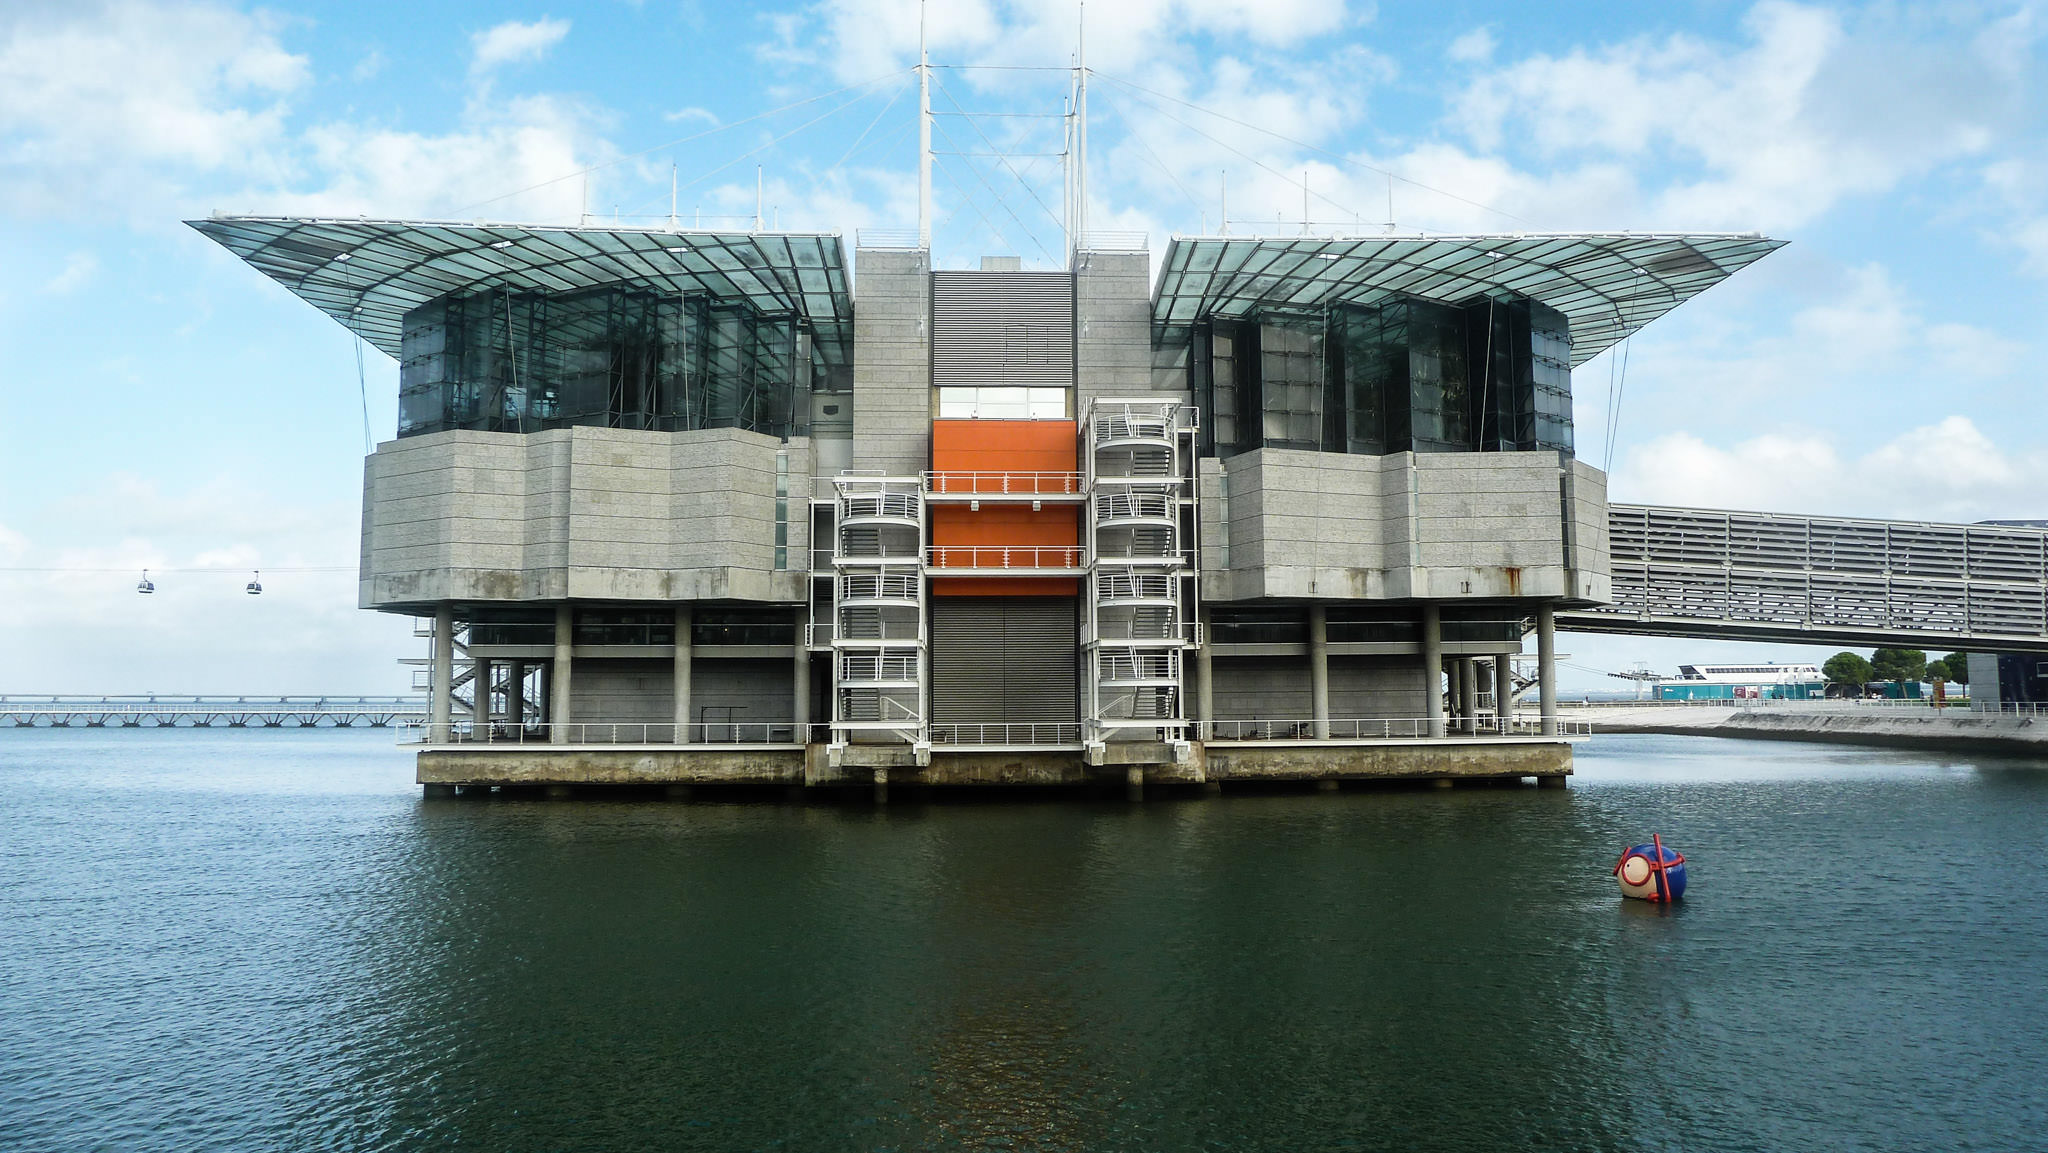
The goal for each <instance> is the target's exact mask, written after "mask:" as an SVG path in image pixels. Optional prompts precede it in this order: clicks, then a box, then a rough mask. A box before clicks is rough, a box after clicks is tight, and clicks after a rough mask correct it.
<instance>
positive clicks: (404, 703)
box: [0, 695, 427, 729]
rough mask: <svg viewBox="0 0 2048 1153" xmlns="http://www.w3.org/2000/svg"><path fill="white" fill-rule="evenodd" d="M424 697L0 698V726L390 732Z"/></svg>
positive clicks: (418, 716)
mask: <svg viewBox="0 0 2048 1153" xmlns="http://www.w3.org/2000/svg"><path fill="white" fill-rule="evenodd" d="M426 715H427V702H426V699H425V698H424V697H228V696H218V697H206V696H193V697H161V696H134V697H64V696H19V695H15V696H0V728H58V729H65V728H74V727H80V728H93V729H100V728H129V729H136V728H143V729H150V728H155V729H170V728H195V729H207V728H230V729H251V728H266V729H278V728H305V729H310V728H321V727H326V728H340V729H349V728H376V729H382V728H390V727H391V726H392V725H395V724H399V723H401V722H405V721H420V720H424V719H425V718H426Z"/></svg>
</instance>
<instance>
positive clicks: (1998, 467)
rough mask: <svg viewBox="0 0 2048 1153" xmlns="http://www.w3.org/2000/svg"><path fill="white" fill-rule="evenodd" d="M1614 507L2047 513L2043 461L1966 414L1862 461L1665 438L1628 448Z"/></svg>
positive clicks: (1772, 440) (1820, 439)
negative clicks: (2002, 443)
mask: <svg viewBox="0 0 2048 1153" xmlns="http://www.w3.org/2000/svg"><path fill="white" fill-rule="evenodd" d="M1609 492H1610V496H1611V497H1612V498H1613V499H1614V500H1617V501H1624V502H1644V503H1649V504H1676V505H1691V506H1695V507H1706V508H1740V509H1758V510H1764V511H1772V512H1800V513H1815V514H1833V515H1843V516H1883V517H1905V518H1917V519H1926V520H1953V521H1972V520H1985V519H1994V518H2015V517H2023V518H2032V517H2041V516H2044V515H2048V455H2044V454H2039V453H2036V454H2032V455H2017V454H2014V453H2010V452H2007V451H2005V450H2003V449H2001V448H2000V447H1999V446H1998V445H1997V444H1996V443H1994V442H1993V441H1992V440H1991V438H1990V437H1988V436H1986V435H1985V434H1984V433H1983V431H1982V430H1980V429H1979V428H1978V427H1977V426H1976V424H1975V423H1974V422H1973V421H1971V420H1970V419H1969V418H1968V417H1963V416H1949V417H1946V418H1944V419H1942V420H1940V421H1938V422H1936V423H1934V424H1931V425H1926V426H1924V427H1920V428H1915V429H1913V430H1911V431H1909V432H1906V433H1904V434H1903V435H1901V436H1899V437H1897V438H1895V439H1893V440H1891V441H1889V442H1887V443H1885V444H1883V445H1880V446H1878V447H1877V448H1875V449H1873V450H1871V451H1869V452H1866V453H1863V454H1861V455H1853V456H1851V455H1844V454H1843V453H1842V451H1841V450H1840V449H1839V448H1837V447H1836V444H1835V441H1834V440H1833V438H1830V437H1826V436H1820V435H1788V434H1766V435H1763V436H1757V437H1753V438H1750V439H1748V440H1745V441H1742V442H1740V443H1737V444H1735V445H1733V446H1730V447H1725V448H1724V447H1720V446H1716V445H1711V444H1708V443H1707V442H1706V441H1704V440H1702V439H1700V438H1699V437H1698V436H1695V435H1693V434H1692V433H1689V432H1671V433H1666V434H1664V435H1662V436H1659V437H1656V438H1655V439H1652V440H1650V441H1648V442H1647V443H1645V444H1643V445H1641V446H1639V447H1636V448H1632V449H1630V450H1629V452H1628V453H1627V457H1626V459H1625V461H1624V462H1623V463H1622V465H1621V467H1619V468H1617V469H1616V470H1615V474H1614V478H1613V483H1612V484H1611V485H1610V489H1609Z"/></svg>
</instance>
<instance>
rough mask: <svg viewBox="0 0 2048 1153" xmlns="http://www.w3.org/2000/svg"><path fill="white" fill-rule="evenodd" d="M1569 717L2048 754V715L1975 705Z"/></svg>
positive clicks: (1678, 709) (1604, 726)
mask: <svg viewBox="0 0 2048 1153" xmlns="http://www.w3.org/2000/svg"><path fill="white" fill-rule="evenodd" d="M1566 715H1568V716H1571V717H1574V718H1578V717H1583V718H1585V719H1586V720H1590V721H1592V722H1593V732H1594V733H1595V734H1599V733H1679V734H1691V735H1698V736H1715V737H1749V738H1764V739H1770V740H1785V741H1832V742H1835V743H1838V744H1854V745H1886V746H1891V747H1894V748H1919V749H1945V750H1948V751H1951V752H1988V753H2007V754H2017V755H2021V756H2034V757H2042V758H2048V716H2016V715H2014V714H2012V713H1991V712H1972V711H1970V710H1969V709H1967V708H1949V709H1935V708H1928V707H1924V706H1923V707H1883V706H1858V705H1844V704H1813V705H1804V704H1800V703H1786V704H1779V705H1763V706H1756V707H1750V708H1727V707H1716V706H1704V705H1607V706H1601V705H1593V706H1589V707H1587V708H1583V709H1571V710H1568V711H1567V714H1566Z"/></svg>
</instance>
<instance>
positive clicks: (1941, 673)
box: [1927, 658, 1955, 681]
mask: <svg viewBox="0 0 2048 1153" xmlns="http://www.w3.org/2000/svg"><path fill="white" fill-rule="evenodd" d="M1927 679H1928V680H1930V681H1952V680H1954V679H1955V678H1954V677H1952V676H1950V675H1948V661H1947V660H1946V659H1942V658H1937V659H1935V660H1931V661H1928V662H1927Z"/></svg>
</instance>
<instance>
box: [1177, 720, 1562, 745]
mask: <svg viewBox="0 0 2048 1153" xmlns="http://www.w3.org/2000/svg"><path fill="white" fill-rule="evenodd" d="M1191 723H1193V724H1195V725H1196V727H1197V731H1198V732H1199V733H1200V734H1201V735H1202V739H1204V740H1208V741H1318V740H1332V741H1363V740H1378V741H1387V740H1457V739H1469V738H1471V737H1475V736H1478V737H1522V736H1531V737H1533V736H1544V735H1546V734H1545V733H1544V732H1543V725H1544V722H1543V721H1542V720H1541V719H1540V718H1537V717H1533V716H1526V715H1524V716H1513V717H1492V716H1487V717H1478V718H1475V719H1474V721H1473V724H1474V729H1475V731H1473V732H1466V731H1464V728H1463V724H1464V722H1463V720H1462V719H1461V718H1457V717H1443V718H1437V719H1436V720H1431V719H1430V718H1428V717H1349V718H1340V717H1332V718H1330V719H1328V720H1325V721H1315V720H1304V719H1300V718H1293V717H1289V718H1285V719H1279V720H1242V721H1199V722H1191ZM1433 725H1442V726H1443V727H1444V735H1443V736H1442V737H1432V736H1431V735H1430V730H1431V727H1432V726H1433ZM1556 726H1557V730H1556V735H1558V736H1561V737H1587V736H1591V735H1593V722H1591V721H1584V720H1562V719H1561V720H1558V721H1557V722H1556ZM1319 732H1327V733H1328V734H1329V735H1328V736H1318V735H1317V734H1318V733H1319Z"/></svg>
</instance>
